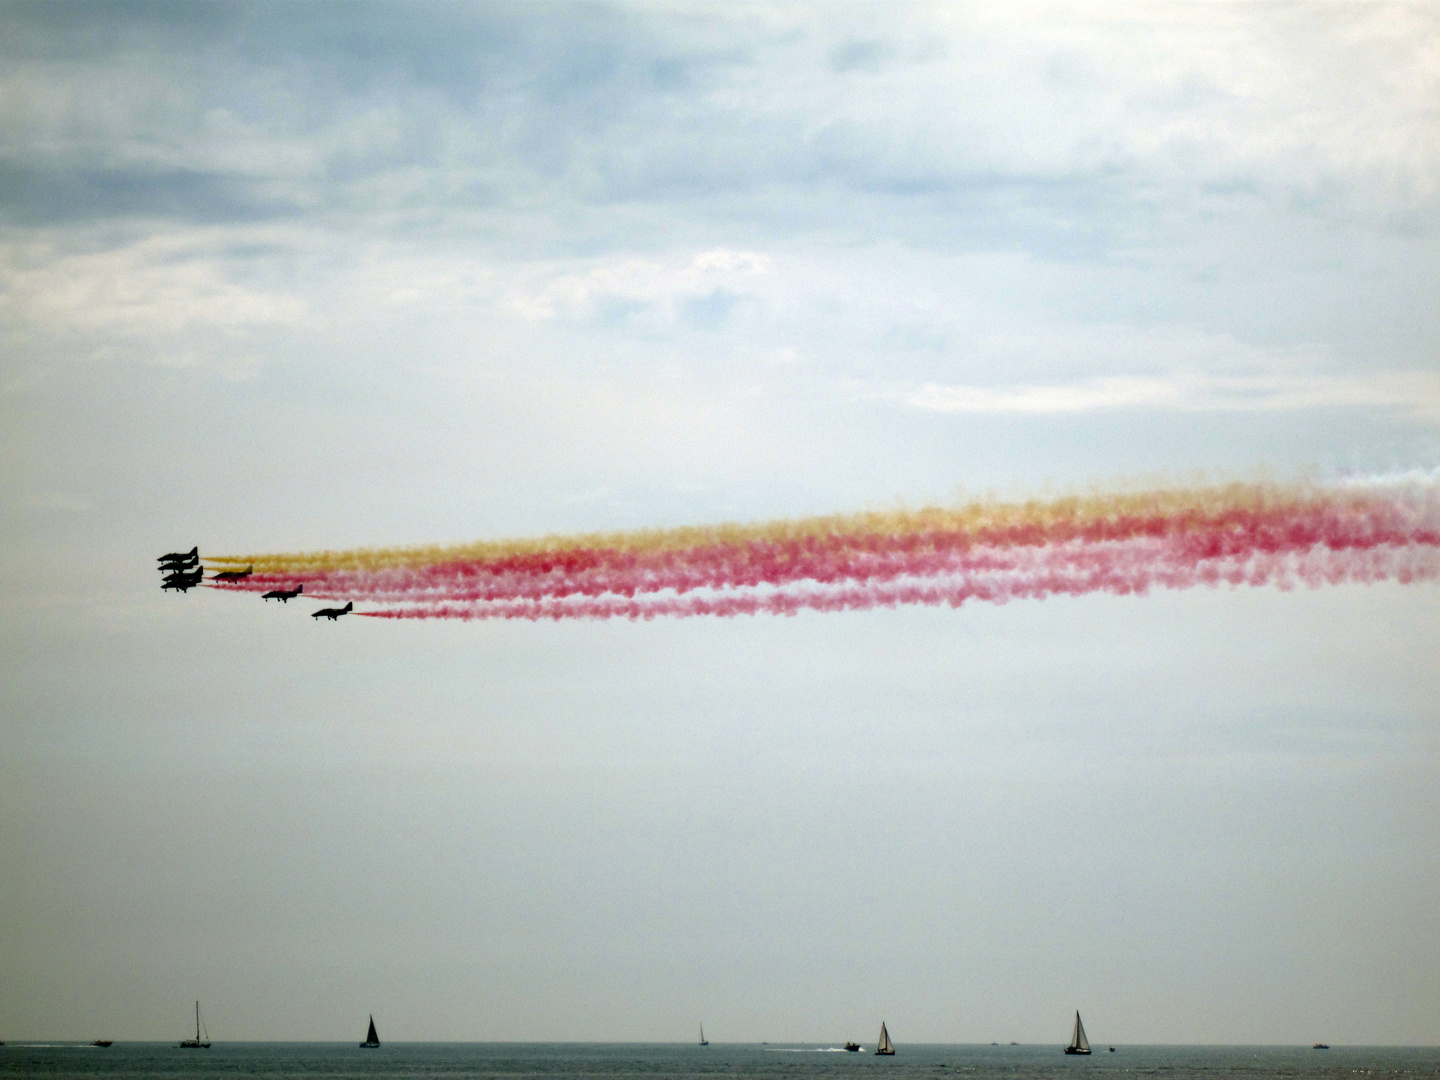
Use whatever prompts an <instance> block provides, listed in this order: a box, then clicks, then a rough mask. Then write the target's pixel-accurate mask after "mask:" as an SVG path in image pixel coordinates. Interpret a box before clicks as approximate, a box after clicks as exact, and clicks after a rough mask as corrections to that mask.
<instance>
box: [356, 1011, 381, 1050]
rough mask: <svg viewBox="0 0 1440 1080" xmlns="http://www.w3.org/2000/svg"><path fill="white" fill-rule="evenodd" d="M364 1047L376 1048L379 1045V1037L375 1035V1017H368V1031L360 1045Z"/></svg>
mask: <svg viewBox="0 0 1440 1080" xmlns="http://www.w3.org/2000/svg"><path fill="white" fill-rule="evenodd" d="M360 1045H361V1046H365V1047H372V1048H373V1047H376V1046H379V1045H380V1036H379V1035H377V1034H376V1033H375V1017H374V1016H371V1017H370V1030H369V1032H367V1033H366V1035H365V1041H364V1042H363V1043H361V1044H360Z"/></svg>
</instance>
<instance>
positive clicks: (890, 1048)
mask: <svg viewBox="0 0 1440 1080" xmlns="http://www.w3.org/2000/svg"><path fill="white" fill-rule="evenodd" d="M875 1053H876V1054H877V1055H878V1054H885V1055H887V1056H889V1055H893V1054H894V1053H895V1044H894V1043H892V1042H891V1041H890V1032H888V1031H886V1030H885V1021H884V1020H881V1021H880V1041H879V1042H878V1043H876V1044H875Z"/></svg>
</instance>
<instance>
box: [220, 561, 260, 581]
mask: <svg viewBox="0 0 1440 1080" xmlns="http://www.w3.org/2000/svg"><path fill="white" fill-rule="evenodd" d="M254 572H255V564H254V563H251V564H250V565H249V566H247V567H246V568H245V569H244V570H226V571H225V572H224V573H220V574H216V575H215V576H214V577H212V578H211V579H210V580H211V581H239V580H240V579H241V578H247V577H249V576H250V575H251V574H253V573H254Z"/></svg>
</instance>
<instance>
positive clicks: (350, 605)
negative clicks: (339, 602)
mask: <svg viewBox="0 0 1440 1080" xmlns="http://www.w3.org/2000/svg"><path fill="white" fill-rule="evenodd" d="M345 610H346V611H354V610H355V601H354V600H347V601H346V602H345Z"/></svg>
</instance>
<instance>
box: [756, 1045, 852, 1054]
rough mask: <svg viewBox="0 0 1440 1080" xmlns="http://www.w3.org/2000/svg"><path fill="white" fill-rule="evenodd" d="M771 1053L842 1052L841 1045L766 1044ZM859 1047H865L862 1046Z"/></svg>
mask: <svg viewBox="0 0 1440 1080" xmlns="http://www.w3.org/2000/svg"><path fill="white" fill-rule="evenodd" d="M765 1049H766V1051H767V1052H768V1053H771V1054H843V1053H845V1052H846V1050H845V1048H844V1047H843V1046H767V1047H765ZM860 1049H862V1050H863V1049H865V1048H864V1047H863V1046H862V1047H861V1048H860Z"/></svg>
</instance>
